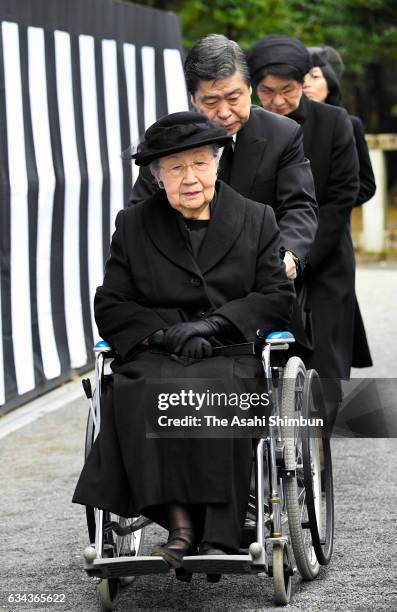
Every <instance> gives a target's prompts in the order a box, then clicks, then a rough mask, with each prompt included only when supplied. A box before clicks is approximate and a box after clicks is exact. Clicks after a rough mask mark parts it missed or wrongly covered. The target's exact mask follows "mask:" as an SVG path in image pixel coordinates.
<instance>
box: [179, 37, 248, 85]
mask: <svg viewBox="0 0 397 612" xmlns="http://www.w3.org/2000/svg"><path fill="white" fill-rule="evenodd" d="M235 72H239V73H240V75H241V78H242V79H243V81H244V82H245V83H246V84H247V86H248V87H249V86H250V74H249V70H248V65H247V61H246V59H245V55H244V52H243V50H242V49H241V48H240V47H239V45H238V44H237V43H236V42H234V40H229V39H228V38H226V36H223V34H209V35H208V36H204V37H203V38H200V40H199V41H198V42H197V43H196V44H195V45H194V46H193V47H192V48H191V50H190V51H189V53H188V55H187V57H186V60H185V78H186V83H187V88H188V91H189V93H191V94H192V95H194V94H195V92H196V91H197V88H198V87H199V84H200V82H201V81H217V80H219V79H226V78H228V77H230V76H232V75H233V74H234V73H235Z"/></svg>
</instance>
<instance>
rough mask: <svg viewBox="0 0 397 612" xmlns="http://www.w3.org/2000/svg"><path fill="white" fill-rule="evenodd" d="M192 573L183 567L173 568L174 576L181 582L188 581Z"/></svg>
mask: <svg viewBox="0 0 397 612" xmlns="http://www.w3.org/2000/svg"><path fill="white" fill-rule="evenodd" d="M192 576H193V574H192V573H191V572H188V571H186V570H185V568H184V567H176V568H175V578H176V579H177V580H180V581H181V582H190V581H191V580H192Z"/></svg>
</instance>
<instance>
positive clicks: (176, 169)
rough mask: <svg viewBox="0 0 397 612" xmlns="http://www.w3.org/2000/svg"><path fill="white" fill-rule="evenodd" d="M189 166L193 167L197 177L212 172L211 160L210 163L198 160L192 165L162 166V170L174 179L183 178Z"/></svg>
mask: <svg viewBox="0 0 397 612" xmlns="http://www.w3.org/2000/svg"><path fill="white" fill-rule="evenodd" d="M189 166H190V167H191V169H192V170H193V173H194V174H195V175H197V174H198V175H200V174H206V173H207V172H209V171H210V170H211V161H210V160H208V161H203V160H197V161H193V162H191V163H190V164H178V163H176V164H172V165H169V166H168V165H167V166H161V168H162V169H163V170H164V172H165V173H166V174H168V176H170V177H172V178H180V177H181V176H183V175H184V174H185V172H186V170H187V168H188V167H189Z"/></svg>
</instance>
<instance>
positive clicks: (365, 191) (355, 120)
mask: <svg viewBox="0 0 397 612" xmlns="http://www.w3.org/2000/svg"><path fill="white" fill-rule="evenodd" d="M350 121H351V122H352V126H353V132H354V139H355V141H356V148H357V155H358V162H359V165H360V170H359V179H360V189H359V192H358V196H357V201H356V204H355V206H361V205H362V204H365V202H368V200H370V199H371V198H372V196H373V195H374V194H375V191H376V184H375V177H374V172H373V170H372V164H371V158H370V156H369V151H368V145H367V141H366V140H365V130H364V126H363V123H362V121H361V119H360V118H359V117H355V116H354V115H350Z"/></svg>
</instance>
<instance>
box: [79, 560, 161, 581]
mask: <svg viewBox="0 0 397 612" xmlns="http://www.w3.org/2000/svg"><path fill="white" fill-rule="evenodd" d="M84 569H85V570H86V572H87V574H88V575H89V576H99V577H100V578H118V577H120V576H142V575H145V574H166V573H167V572H169V571H170V566H169V565H168V563H166V561H164V559H162V558H161V557H143V556H142V557H115V558H111V559H95V560H94V561H93V563H86V565H85V568H84Z"/></svg>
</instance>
